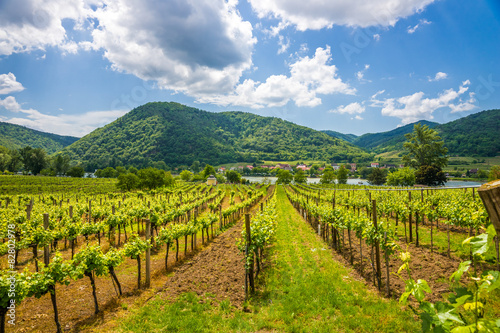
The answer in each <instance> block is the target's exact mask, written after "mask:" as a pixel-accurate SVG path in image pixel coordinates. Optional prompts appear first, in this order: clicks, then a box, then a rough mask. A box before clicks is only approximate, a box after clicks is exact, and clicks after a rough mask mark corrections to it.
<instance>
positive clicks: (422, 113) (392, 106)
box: [371, 80, 476, 125]
mask: <svg viewBox="0 0 500 333" xmlns="http://www.w3.org/2000/svg"><path fill="white" fill-rule="evenodd" d="M468 85H470V81H469V80H466V81H464V82H463V83H462V85H461V86H460V88H459V89H458V91H455V90H453V89H447V90H445V91H443V92H442V93H441V94H439V95H438V97H436V98H424V93H423V92H417V93H414V94H412V95H408V96H403V97H399V98H397V99H396V98H389V99H385V100H383V101H379V100H376V99H375V97H376V95H377V94H376V95H374V96H373V97H372V101H371V102H372V106H382V115H384V116H391V117H397V118H400V119H401V122H402V124H403V125H405V124H409V123H413V122H416V121H418V120H422V119H426V120H431V119H433V118H434V117H433V115H432V114H433V113H434V111H436V110H437V109H440V108H445V107H447V108H449V109H450V110H451V112H452V113H453V112H460V111H468V110H472V109H474V108H475V107H476V106H475V105H473V103H474V102H475V98H474V94H473V93H470V94H469V99H468V100H467V101H466V102H464V101H462V100H461V98H460V97H461V96H462V95H463V94H464V93H465V92H467V91H468V90H469V87H468ZM456 103H458V104H456Z"/></svg>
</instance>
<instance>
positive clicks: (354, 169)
mask: <svg viewBox="0 0 500 333" xmlns="http://www.w3.org/2000/svg"><path fill="white" fill-rule="evenodd" d="M356 170H357V169H356V163H351V171H352V172H356Z"/></svg>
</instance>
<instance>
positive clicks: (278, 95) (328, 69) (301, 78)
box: [198, 46, 356, 108]
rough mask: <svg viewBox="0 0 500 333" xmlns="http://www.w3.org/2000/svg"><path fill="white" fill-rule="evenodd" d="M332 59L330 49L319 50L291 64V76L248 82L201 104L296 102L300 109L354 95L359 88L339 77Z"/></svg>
mask: <svg viewBox="0 0 500 333" xmlns="http://www.w3.org/2000/svg"><path fill="white" fill-rule="evenodd" d="M330 60H331V52H330V47H329V46H327V47H326V48H325V49H323V48H317V49H316V53H315V55H314V57H312V58H309V57H308V56H305V57H302V58H299V59H298V60H297V61H296V62H295V63H293V64H291V65H290V76H286V75H272V76H270V77H268V78H267V80H266V82H264V83H262V82H256V81H253V80H251V79H247V80H245V81H244V82H243V83H241V84H239V85H238V86H237V87H236V89H235V91H234V92H233V93H230V94H227V95H214V96H206V97H203V98H199V99H198V101H199V102H201V103H215V104H218V105H224V106H227V105H239V106H245V107H252V108H262V107H277V106H283V105H286V104H287V103H288V102H289V101H294V102H295V104H296V105H297V106H309V107H314V106H317V105H320V104H321V98H319V97H318V96H317V95H318V94H324V95H329V94H334V93H340V94H348V95H353V94H355V93H356V89H354V88H352V87H350V86H349V85H348V84H346V83H345V82H343V81H342V80H341V79H340V78H338V76H337V67H336V66H335V65H329V64H328V63H329V62H330Z"/></svg>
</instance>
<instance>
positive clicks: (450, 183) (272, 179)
mask: <svg viewBox="0 0 500 333" xmlns="http://www.w3.org/2000/svg"><path fill="white" fill-rule="evenodd" d="M243 178H245V179H248V180H250V181H251V182H252V183H262V182H264V181H270V182H271V184H275V183H276V180H277V179H278V178H277V177H254V176H248V177H246V176H244V177H243ZM320 179H321V178H307V183H308V184H318V183H319V181H320ZM347 184H348V185H370V184H369V183H368V181H367V180H366V179H359V178H354V179H348V180H347ZM482 184H483V182H476V181H464V180H449V181H448V182H447V183H446V184H445V187H466V186H478V185H482Z"/></svg>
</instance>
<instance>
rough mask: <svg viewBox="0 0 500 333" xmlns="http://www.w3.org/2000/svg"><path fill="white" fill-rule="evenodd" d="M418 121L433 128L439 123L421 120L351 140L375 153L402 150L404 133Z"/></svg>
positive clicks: (410, 129)
mask: <svg viewBox="0 0 500 333" xmlns="http://www.w3.org/2000/svg"><path fill="white" fill-rule="evenodd" d="M418 123H420V124H422V125H427V126H429V127H430V128H434V127H436V126H437V125H439V124H438V123H433V122H430V121H425V120H422V121H418V122H416V123H413V124H408V125H405V126H401V127H398V128H396V129H393V130H392V131H387V132H381V133H367V134H363V135H361V136H359V137H357V138H356V139H355V140H354V141H352V143H353V144H355V145H356V146H358V147H361V148H365V149H370V150H372V151H374V152H376V153H383V152H386V151H393V150H402V149H403V142H405V141H406V139H405V137H404V135H405V134H406V133H411V132H412V131H413V126H414V125H415V124H418Z"/></svg>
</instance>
